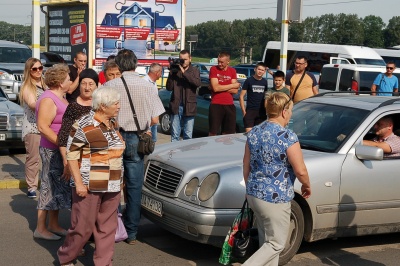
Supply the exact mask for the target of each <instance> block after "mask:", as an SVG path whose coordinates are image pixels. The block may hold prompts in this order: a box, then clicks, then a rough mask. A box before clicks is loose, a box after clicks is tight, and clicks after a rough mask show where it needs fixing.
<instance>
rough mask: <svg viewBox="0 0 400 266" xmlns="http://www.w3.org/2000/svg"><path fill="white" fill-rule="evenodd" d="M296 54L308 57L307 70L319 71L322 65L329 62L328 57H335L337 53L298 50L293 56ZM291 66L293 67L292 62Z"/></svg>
mask: <svg viewBox="0 0 400 266" xmlns="http://www.w3.org/2000/svg"><path fill="white" fill-rule="evenodd" d="M298 56H305V57H306V58H307V59H308V61H307V62H308V71H311V72H321V70H322V66H323V65H325V64H329V59H330V57H331V56H333V57H337V56H338V54H331V53H318V52H304V51H298V52H297V53H296V56H295V58H296V57H298ZM291 67H292V68H293V67H294V62H292V64H291Z"/></svg>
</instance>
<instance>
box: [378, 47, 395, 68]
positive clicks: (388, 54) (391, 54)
mask: <svg viewBox="0 0 400 266" xmlns="http://www.w3.org/2000/svg"><path fill="white" fill-rule="evenodd" d="M373 50H374V51H375V52H377V53H378V54H379V55H380V56H381V57H382V58H383V60H385V62H386V63H387V62H394V63H395V64H396V66H397V67H400V49H377V48H373Z"/></svg>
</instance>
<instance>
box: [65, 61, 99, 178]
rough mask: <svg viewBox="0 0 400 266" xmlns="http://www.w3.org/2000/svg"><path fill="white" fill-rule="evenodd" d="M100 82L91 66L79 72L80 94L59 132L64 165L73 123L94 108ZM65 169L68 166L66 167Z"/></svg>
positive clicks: (70, 106) (72, 104) (69, 106)
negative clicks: (93, 104) (93, 98)
mask: <svg viewBox="0 0 400 266" xmlns="http://www.w3.org/2000/svg"><path fill="white" fill-rule="evenodd" d="M98 84H99V76H98V75H97V73H96V71H94V70H93V69H91V68H87V69H84V70H82V72H81V73H80V74H79V90H80V94H79V96H78V97H77V98H76V101H74V102H72V103H70V104H69V105H68V107H67V110H65V113H64V116H63V121H62V125H61V129H60V132H58V146H59V147H60V152H61V155H62V157H63V162H64V167H65V166H66V165H67V152H66V147H67V142H68V136H69V135H70V132H71V129H72V125H73V124H74V123H75V121H76V120H77V119H78V118H80V117H82V116H84V115H87V114H88V113H89V112H90V111H91V110H92V94H93V92H94V90H95V89H97V86H98ZM64 170H65V171H67V170H68V167H65V169H64Z"/></svg>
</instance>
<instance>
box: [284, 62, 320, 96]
mask: <svg viewBox="0 0 400 266" xmlns="http://www.w3.org/2000/svg"><path fill="white" fill-rule="evenodd" d="M294 65H295V67H294V70H292V71H290V72H289V73H288V74H287V75H286V82H285V83H286V87H287V88H288V89H289V90H290V97H291V98H292V99H293V102H294V103H297V102H299V101H301V100H304V99H306V98H308V97H311V96H313V95H316V94H318V88H317V80H316V79H315V76H314V75H313V74H312V73H311V72H308V71H307V70H306V68H307V58H306V57H305V56H298V57H297V58H296V61H295V63H294Z"/></svg>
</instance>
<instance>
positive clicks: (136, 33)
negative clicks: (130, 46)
mask: <svg viewBox="0 0 400 266" xmlns="http://www.w3.org/2000/svg"><path fill="white" fill-rule="evenodd" d="M149 33H150V29H149V28H145V29H144V28H143V29H139V28H125V40H147V36H149Z"/></svg>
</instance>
